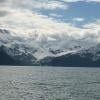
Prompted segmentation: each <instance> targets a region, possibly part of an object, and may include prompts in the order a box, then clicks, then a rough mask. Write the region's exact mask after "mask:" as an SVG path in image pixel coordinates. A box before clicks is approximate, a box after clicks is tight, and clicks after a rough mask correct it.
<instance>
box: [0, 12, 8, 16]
mask: <svg viewBox="0 0 100 100" xmlns="http://www.w3.org/2000/svg"><path fill="white" fill-rule="evenodd" d="M8 14H9V12H7V11H0V17H4V16H6V15H8Z"/></svg>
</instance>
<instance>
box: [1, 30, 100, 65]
mask: <svg viewBox="0 0 100 100" xmlns="http://www.w3.org/2000/svg"><path fill="white" fill-rule="evenodd" d="M54 37H55V38H54ZM54 37H52V36H51V37H50V36H46V35H39V34H36V33H35V34H33V35H32V34H31V35H30V34H29V35H28V37H27V38H26V37H21V36H19V35H17V34H16V33H14V32H12V31H10V30H8V29H0V64H1V65H48V66H73V67H74V66H90V67H92V66H98V67H99V66H100V63H99V62H100V44H99V43H98V44H94V43H92V44H90V42H89V41H86V40H85V39H83V40H82V39H80V40H77V39H76V40H75V39H73V38H71V39H69V40H68V39H67V38H68V37H67V38H66V36H65V39H62V37H61V38H60V37H59V36H54ZM84 40H85V41H84ZM60 41H61V42H60ZM82 41H83V42H82ZM67 42H68V43H67ZM86 43H87V44H86ZM88 43H89V44H90V45H89V44H88ZM85 44H86V45H85Z"/></svg>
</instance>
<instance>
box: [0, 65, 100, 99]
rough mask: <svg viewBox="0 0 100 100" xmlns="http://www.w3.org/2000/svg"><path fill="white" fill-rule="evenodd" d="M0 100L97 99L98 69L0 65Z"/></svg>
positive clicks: (99, 82) (99, 95)
mask: <svg viewBox="0 0 100 100" xmlns="http://www.w3.org/2000/svg"><path fill="white" fill-rule="evenodd" d="M0 100H100V69H99V68H65V67H28V66H27V67H15V66H12V67H10V66H9V67H8V66H6V67H5V66H1V67H0Z"/></svg>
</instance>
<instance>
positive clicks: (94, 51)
mask: <svg viewBox="0 0 100 100" xmlns="http://www.w3.org/2000/svg"><path fill="white" fill-rule="evenodd" d="M47 59H48V60H47ZM41 63H42V64H46V65H50V66H72V67H100V44H98V45H96V46H94V47H91V48H89V49H83V50H79V51H77V52H73V53H68V54H65V55H62V56H58V57H47V58H45V59H43V60H42V61H41Z"/></svg>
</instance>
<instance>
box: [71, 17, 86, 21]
mask: <svg viewBox="0 0 100 100" xmlns="http://www.w3.org/2000/svg"><path fill="white" fill-rule="evenodd" d="M72 20H73V21H77V22H83V21H85V19H84V18H81V17H78V18H73V19H72Z"/></svg>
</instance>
